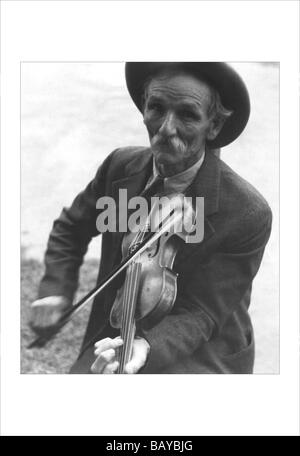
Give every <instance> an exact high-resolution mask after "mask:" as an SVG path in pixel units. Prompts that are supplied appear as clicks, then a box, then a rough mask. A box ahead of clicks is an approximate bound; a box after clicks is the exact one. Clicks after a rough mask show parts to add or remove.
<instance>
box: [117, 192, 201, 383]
mask: <svg viewBox="0 0 300 456" xmlns="http://www.w3.org/2000/svg"><path fill="white" fill-rule="evenodd" d="M183 211H184V212H183ZM189 211H190V213H189V214H188V212H189ZM191 216H193V212H192V211H191V208H188V207H184V196H183V195H182V194H175V195H171V196H168V197H163V198H161V199H159V200H157V202H156V204H155V205H154V206H153V208H152V210H151V212H150V214H149V216H148V218H147V220H146V223H145V224H144V226H143V227H142V229H140V230H138V232H137V234H135V233H130V234H128V235H127V236H125V237H124V238H123V242H122V256H123V257H124V258H126V257H127V256H128V254H131V253H132V252H134V251H136V250H137V249H138V248H139V246H140V245H141V244H142V242H143V240H144V237H145V235H146V234H147V233H149V231H150V230H151V231H152V232H156V233H157V232H161V235H160V236H159V237H158V238H157V239H156V241H155V242H153V243H151V244H150V245H149V246H148V247H147V248H146V249H145V250H143V252H141V253H139V255H138V256H137V257H136V258H135V259H134V260H133V261H132V262H131V263H130V265H129V266H128V268H127V269H126V276H125V280H124V284H123V285H122V286H121V288H119V290H118V291H117V295H116V298H115V301H114V304H113V306H112V309H111V312H110V324H111V326H112V327H113V328H116V329H120V336H121V339H122V340H123V345H122V346H121V347H119V348H118V349H117V360H118V361H119V366H118V370H117V373H119V374H121V373H124V369H125V366H126V364H127V363H128V361H130V359H131V356H132V348H133V341H134V337H135V334H136V330H137V328H141V329H150V328H152V327H153V326H155V325H156V324H157V323H159V322H160V321H161V320H162V318H164V316H165V315H167V314H168V313H169V312H170V311H171V310H172V308H173V305H174V302H175V299H176V294H177V276H178V274H177V273H176V272H174V271H173V269H172V268H173V264H174V260H175V257H176V254H177V251H178V248H179V246H180V242H181V241H180V239H182V240H184V241H185V240H186V236H187V235H188V233H187V232H186V231H185V229H184V230H182V222H183V217H185V223H184V226H186V221H188V222H190V220H186V219H187V217H189V218H190V217H191ZM164 223H168V224H169V225H170V227H169V229H167V228H165V229H164V230H163V231H161V227H162V226H163V225H164Z"/></svg>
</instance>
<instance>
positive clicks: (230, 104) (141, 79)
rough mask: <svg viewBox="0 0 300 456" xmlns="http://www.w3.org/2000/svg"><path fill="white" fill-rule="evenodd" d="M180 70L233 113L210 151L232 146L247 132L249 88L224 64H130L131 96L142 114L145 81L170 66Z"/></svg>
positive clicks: (213, 142)
mask: <svg viewBox="0 0 300 456" xmlns="http://www.w3.org/2000/svg"><path fill="white" fill-rule="evenodd" d="M172 66H173V67H176V68H179V69H181V70H183V71H185V72H187V73H189V74H192V75H193V76H195V77H197V78H199V79H200V80H203V81H206V82H207V83H208V84H210V85H211V86H212V87H214V88H215V89H216V90H217V91H218V93H219V95H220V97H221V101H222V104H223V105H224V107H225V108H227V109H229V110H231V111H233V114H232V115H231V116H230V117H229V118H228V119H227V120H226V122H225V124H224V126H223V128H222V130H221V132H220V133H219V134H218V136H217V137H216V138H215V139H214V140H213V141H210V142H209V143H208V145H209V147H210V148H218V147H224V146H227V145H228V144H230V143H232V142H233V141H234V140H235V139H236V138H237V137H238V136H239V135H240V134H241V133H242V131H243V130H244V128H245V126H246V124H247V122H248V119H249V115H250V99H249V94H248V90H247V87H246V85H245V83H244V81H243V80H242V78H241V77H240V76H239V74H238V73H237V72H236V71H235V70H234V69H233V68H232V67H231V66H230V65H228V64H227V63H224V62H127V63H126V65H125V77H126V84H127V88H128V91H129V94H130V96H131V98H132V100H133V101H134V103H135V105H136V106H137V108H138V109H139V110H140V111H141V112H143V94H144V87H145V82H146V81H147V80H148V79H149V78H150V77H151V76H154V75H155V74H157V73H159V72H161V71H162V70H164V69H166V68H170V67H172Z"/></svg>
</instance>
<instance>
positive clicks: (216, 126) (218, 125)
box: [206, 116, 226, 141]
mask: <svg viewBox="0 0 300 456" xmlns="http://www.w3.org/2000/svg"><path fill="white" fill-rule="evenodd" d="M225 120H226V119H225V118H222V117H219V116H216V117H215V118H214V119H212V120H211V122H210V125H209V127H208V131H207V135H206V138H207V139H208V140H209V141H213V140H214V139H215V138H216V137H217V136H218V134H219V133H220V131H221V130H222V128H223V125H224V122H225Z"/></svg>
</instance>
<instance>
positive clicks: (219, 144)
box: [21, 62, 279, 374]
mask: <svg viewBox="0 0 300 456" xmlns="http://www.w3.org/2000/svg"><path fill="white" fill-rule="evenodd" d="M21 115H22V117H21V132H22V137H21V139H22V143H21V159H22V162H21V163H22V164H21V170H22V189H21V191H22V208H21V214H22V277H21V279H22V358H21V363H22V364H21V365H22V368H21V370H22V373H68V372H70V373H74V374H89V373H97V374H105V373H110V374H111V373H121V374H122V373H133V374H252V373H253V372H254V373H264V374H266V373H268V374H276V373H278V372H279V320H278V316H279V299H278V241H279V238H278V196H279V192H278V190H279V174H278V165H279V130H278V128H279V64H278V63H277V62H251V63H245V62H234V63H226V62H126V63H125V62H120V63H102V62H94V63H84V62H77V63H72V62H63V63H56V62H48V63H47V62H45V63H42V62H41V63H37V62H32V63H30V62H28V63H27V62H22V64H21ZM154 195H156V196H162V195H163V196H165V197H168V201H171V202H172V203H174V205H175V206H174V207H175V210H176V213H178V214H180V213H181V218H182V217H190V215H188V212H189V211H191V212H192V214H191V217H195V218H197V220H198V221H197V223H195V228H196V229H197V230H198V231H200V228H201V229H202V230H203V234H201V236H200V235H198V237H197V236H196V237H197V238H196V239H192V238H191V239H190V240H189V239H185V238H184V237H183V235H182V234H183V232H184V227H183V230H182V229H181V230H180V232H179V230H178V231H177V232H175V231H173V233H172V232H171V233H170V234H169V235H168V232H166V231H165V230H164V229H162V230H161V233H160V232H159V228H158V226H153V229H148V231H147V229H145V225H147V223H148V219H147V217H145V221H144V223H142V222H141V221H140V222H139V217H138V215H139V214H138V213H143V210H144V206H143V205H142V204H140V202H139V201H135V198H136V197H137V196H140V197H141V198H143V197H144V198H145V200H144V201H142V203H143V202H147V201H148V200H149V206H150V200H151V197H152V196H154ZM179 195H181V199H180V200H179V201H177V199H178V197H179ZM192 197H193V198H192ZM195 197H196V198H195ZM109 198H110V199H111V201H110V200H109ZM189 198H192V199H194V201H191V204H189V203H190V201H189ZM197 198H198V199H199V198H203V211H202V210H201V209H202V207H200V206H199V204H197V202H198V201H195V199H196V200H197ZM146 206H147V204H146ZM171 206H173V205H171ZM130 209H131V210H130ZM133 209H135V213H134V211H133ZM147 209H148V208H147V207H146V209H145V215H146V216H147V215H148V211H147ZM167 209H168V208H167V207H165V208H164V210H165V211H166V214H164V215H163V217H162V219H163V222H164V223H167V222H168V220H169V221H170V223H172V213H171V212H170V211H169V212H168V213H167ZM170 209H172V207H170ZM181 209H182V210H181ZM149 210H150V208H149ZM151 210H152V214H153V211H154V212H155V211H157V212H159V207H155V206H154V207H153V208H152V209H151ZM122 212H124V220H123V221H124V224H123V225H125V226H124V227H123V226H119V225H121V222H120V223H116V222H119V220H120V218H121V217H123V214H122ZM128 212H129V213H130V214H131V215H130V217H131V219H130V217H129V216H128ZM135 214H136V215H135ZM141 218H143V214H142V217H141ZM125 219H126V220H125ZM131 220H132V221H133V223H132V225H133V226H131V227H130V226H129V225H130V221H131ZM101 221H103V223H102V225H103V226H100V225H101ZM126 221H127V222H128V223H127V224H126ZM135 225H138V226H137V227H136V226H135ZM201 225H203V227H202V226H201ZM170 226H171V225H170ZM147 232H152V234H155V233H157V234H158V235H159V237H158V238H157V239H155V240H153V241H150V243H149V244H147V246H146V249H145V250H142V253H140V254H139V255H137V256H135V257H134V258H133V260H132V262H131V261H129V263H128V265H127V266H126V267H125V269H123V270H121V271H120V272H119V270H120V265H122V263H124V262H125V261H126V259H127V258H129V257H130V255H129V254H130V253H132V252H133V251H135V252H136V253H138V246H141V247H142V246H143V241H144V239H145V237H147V236H146V234H147ZM199 234H200V233H199ZM166 235H167V236H166ZM92 240H93V242H91V241H92ZM90 244H91V245H90ZM87 250H88V253H87V254H86V255H85V253H86V251H87ZM81 265H82V267H81ZM112 273H115V276H114V277H113V278H112V279H111V280H110V281H106V279H108V278H109V277H110V275H111V274H112ZM78 277H79V285H78ZM97 286H98V287H99V286H100V291H99V293H98V290H97ZM106 287H107V288H106ZM94 289H95V291H94V295H93V294H92V296H91V297H90V294H91V290H94ZM77 291H78V292H77ZM86 295H87V297H88V298H90V299H89V300H87V301H85V299H84V298H85V296H86ZM78 301H82V303H81V305H79V306H77V302H78ZM79 304H80V303H79ZM85 304H86V305H85ZM72 311H73V312H74V311H75V312H74V318H73V313H71V312H72ZM61 322H62V323H63V327H61ZM56 328H57V329H59V331H57V329H56Z"/></svg>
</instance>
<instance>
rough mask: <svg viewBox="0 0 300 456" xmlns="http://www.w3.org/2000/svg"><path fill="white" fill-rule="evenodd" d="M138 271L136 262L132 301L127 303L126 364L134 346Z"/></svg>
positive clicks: (131, 277)
mask: <svg viewBox="0 0 300 456" xmlns="http://www.w3.org/2000/svg"><path fill="white" fill-rule="evenodd" d="M138 272H139V263H135V264H134V268H133V271H132V273H131V275H130V292H129V296H130V298H131V302H130V301H128V303H127V312H126V321H125V335H124V337H125V338H126V341H125V343H124V345H125V347H124V360H123V363H124V366H123V367H125V364H126V363H127V362H128V361H129V357H130V352H131V348H132V343H131V334H132V329H133V328H132V323H133V317H134V314H135V306H136V297H137V296H136V292H137V284H138V275H139V274H138Z"/></svg>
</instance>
